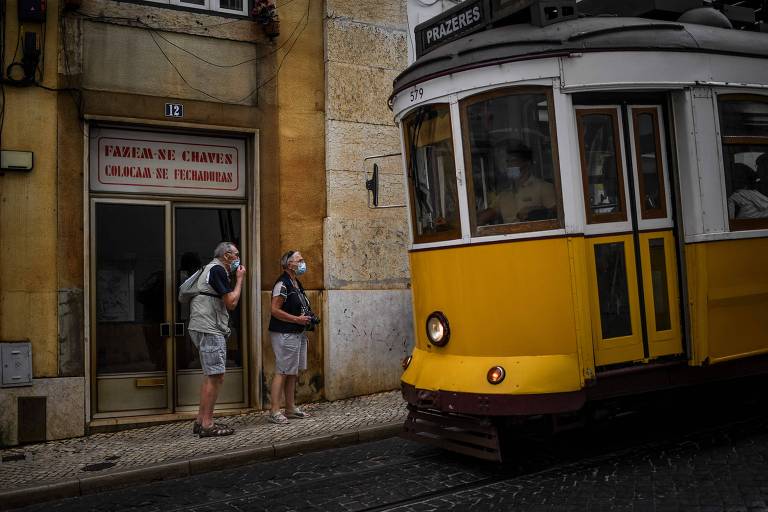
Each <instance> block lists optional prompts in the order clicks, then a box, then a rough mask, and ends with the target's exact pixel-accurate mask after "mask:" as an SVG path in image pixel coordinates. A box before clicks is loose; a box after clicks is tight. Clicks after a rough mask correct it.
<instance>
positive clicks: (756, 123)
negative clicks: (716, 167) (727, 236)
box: [719, 95, 768, 230]
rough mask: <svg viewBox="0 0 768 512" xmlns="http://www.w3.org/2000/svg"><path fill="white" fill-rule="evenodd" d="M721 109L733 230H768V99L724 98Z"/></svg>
mask: <svg viewBox="0 0 768 512" xmlns="http://www.w3.org/2000/svg"><path fill="white" fill-rule="evenodd" d="M719 106H720V130H721V133H722V137H723V159H724V162H723V164H724V165H723V169H724V171H725V187H726V204H727V207H728V218H729V221H730V227H731V229H732V230H742V229H768V97H760V96H741V95H732V96H721V97H720V98H719Z"/></svg>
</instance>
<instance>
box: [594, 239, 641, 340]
mask: <svg viewBox="0 0 768 512" xmlns="http://www.w3.org/2000/svg"><path fill="white" fill-rule="evenodd" d="M595 271H596V275H597V296H598V299H599V300H600V328H601V332H602V335H603V339H609V338H620V337H623V336H629V335H631V334H632V315H631V312H630V309H629V281H628V280H627V263H626V258H625V255H624V244H623V243H622V242H615V243H608V244H598V245H595Z"/></svg>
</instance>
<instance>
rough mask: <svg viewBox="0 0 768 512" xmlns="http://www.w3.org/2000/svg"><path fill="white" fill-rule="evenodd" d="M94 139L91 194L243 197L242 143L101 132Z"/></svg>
mask: <svg viewBox="0 0 768 512" xmlns="http://www.w3.org/2000/svg"><path fill="white" fill-rule="evenodd" d="M90 138H91V144H90V145H91V148H90V160H89V166H90V188H91V190H93V191H98V192H127V193H134V194H173V195H187V196H190V195H194V196H214V197H244V196H245V186H244V181H245V180H244V177H245V141H244V140H243V139H238V138H232V139H228V138H221V137H206V136H197V135H187V134H180V133H159V132H146V131H135V130H121V129H113V128H98V127H97V128H94V129H93V130H92V132H91V137H90Z"/></svg>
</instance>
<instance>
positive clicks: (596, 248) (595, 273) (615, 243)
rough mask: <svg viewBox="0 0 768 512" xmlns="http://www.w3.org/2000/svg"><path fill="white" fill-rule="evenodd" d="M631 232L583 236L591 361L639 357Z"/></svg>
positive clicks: (640, 344) (640, 339)
mask: <svg viewBox="0 0 768 512" xmlns="http://www.w3.org/2000/svg"><path fill="white" fill-rule="evenodd" d="M632 247H633V243H632V236H631V235H620V236H606V237H599V238H590V239H588V240H587V250H588V252H589V262H590V267H589V270H590V275H589V277H590V279H591V282H592V283H594V286H592V287H590V288H591V290H590V302H591V312H592V329H593V331H594V336H595V343H594V348H595V364H596V365H598V366H604V365H609V364H615V363H619V362H624V361H637V360H641V359H642V358H643V354H644V352H643V337H642V329H641V328H640V303H639V300H638V287H637V272H636V270H635V268H636V267H635V254H634V249H633V248H632Z"/></svg>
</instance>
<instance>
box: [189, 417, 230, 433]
mask: <svg viewBox="0 0 768 512" xmlns="http://www.w3.org/2000/svg"><path fill="white" fill-rule="evenodd" d="M213 424H214V425H216V426H217V427H224V428H226V425H223V424H221V423H216V422H214V423H213ZM202 428H203V424H202V423H200V422H199V421H197V420H195V422H194V423H193V424H192V434H193V435H198V434H200V430H201V429H202Z"/></svg>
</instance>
